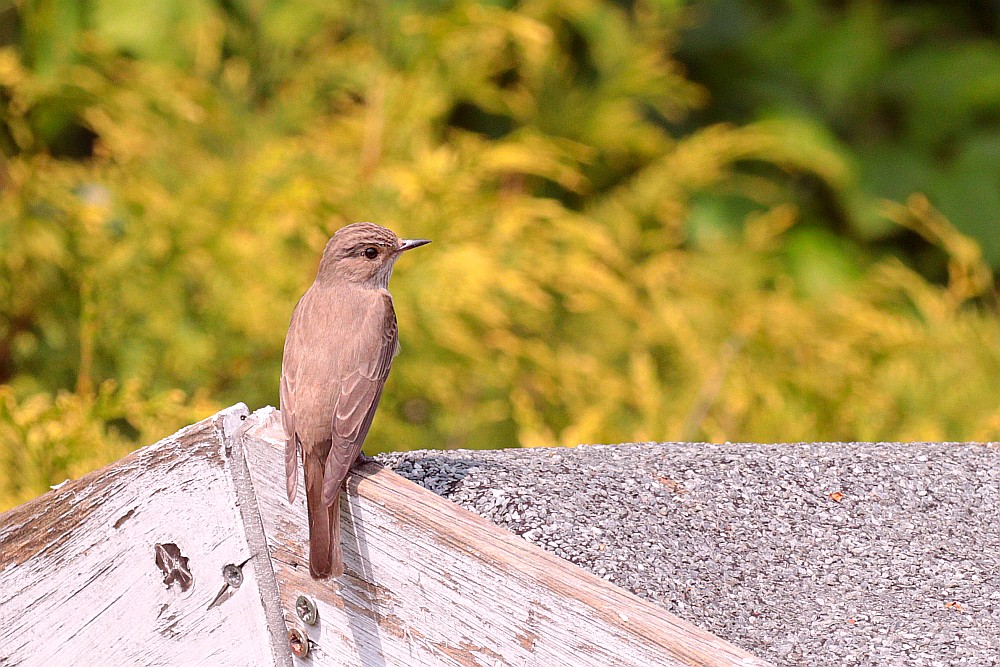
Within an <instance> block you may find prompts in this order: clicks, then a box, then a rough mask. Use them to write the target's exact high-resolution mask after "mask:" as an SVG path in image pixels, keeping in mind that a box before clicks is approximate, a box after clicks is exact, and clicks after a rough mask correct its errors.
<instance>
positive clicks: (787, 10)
mask: <svg viewBox="0 0 1000 667" xmlns="http://www.w3.org/2000/svg"><path fill="white" fill-rule="evenodd" d="M692 11H693V13H694V14H695V16H694V18H693V19H692V20H691V21H690V22H689V24H688V25H689V29H687V30H685V31H684V33H683V38H682V40H681V41H680V43H679V44H680V48H679V51H678V53H677V56H678V58H679V59H680V60H681V61H683V62H684V63H685V64H686V65H687V67H688V68H689V70H690V74H691V76H692V78H693V79H694V80H696V81H698V82H700V83H703V84H704V85H706V86H707V87H708V88H709V89H710V90H711V91H712V99H713V103H712V104H711V105H709V106H706V107H705V108H704V109H702V110H700V112H699V113H696V114H694V115H693V116H692V118H691V122H692V123H695V124H706V123H713V122H721V121H729V122H740V123H745V122H747V121H748V120H757V119H765V118H771V119H799V120H801V121H802V122H805V123H807V124H810V125H815V126H817V127H821V128H823V131H824V132H826V133H828V135H829V136H830V138H831V142H833V143H835V144H836V146H837V148H836V150H837V151H838V152H840V153H841V154H842V155H844V156H845V157H848V158H849V159H850V161H851V163H852V165H853V167H852V172H853V173H854V174H855V175H856V179H855V180H854V181H853V182H852V183H851V184H850V185H849V186H848V187H846V188H842V189H830V188H827V187H825V185H824V184H821V183H812V184H810V187H811V188H812V189H813V191H814V198H815V200H816V204H817V205H818V206H819V207H821V210H820V211H819V213H818V215H817V217H818V218H821V219H822V220H820V221H819V222H823V223H825V224H827V225H833V226H835V227H836V229H837V230H838V232H839V233H840V234H842V235H850V236H853V237H855V238H858V239H860V240H863V241H865V242H873V241H878V242H881V243H882V244H890V245H891V246H894V248H895V250H897V251H898V252H901V253H905V254H907V255H909V256H910V259H911V261H913V262H914V263H915V264H916V265H918V266H920V268H921V269H922V270H923V271H924V272H925V273H929V274H933V273H934V271H935V270H939V269H940V268H941V266H940V264H941V262H940V260H941V258H940V256H939V255H938V254H936V253H932V252H928V249H927V248H926V246H924V245H922V244H920V243H919V242H917V243H913V241H915V240H916V239H914V237H912V236H908V235H907V234H905V233H903V232H902V230H900V229H899V228H898V227H896V226H894V225H887V224H886V221H885V220H884V219H883V218H881V217H880V216H879V215H878V205H877V201H878V199H880V198H890V199H894V200H901V199H905V198H906V197H908V196H909V195H910V193H912V192H915V191H918V192H922V193H924V194H926V195H927V196H928V197H930V199H931V200H932V201H933V202H934V203H935V205H936V206H938V207H939V208H940V209H941V211H942V212H944V214H945V215H946V216H948V217H949V218H950V219H951V220H952V222H953V223H954V224H955V226H956V227H957V228H958V229H959V230H961V231H962V232H964V233H966V234H969V235H971V236H973V237H975V238H976V239H977V240H978V241H979V242H980V244H981V245H982V247H983V250H984V254H985V257H986V260H987V261H988V262H989V263H991V264H992V266H993V268H994V269H996V268H998V267H1000V224H998V216H997V212H998V211H1000V172H998V170H997V166H998V165H1000V3H998V2H997V1H996V0H954V1H951V2H949V1H942V0H916V1H914V0H905V1H904V0H895V1H891V2H890V1H885V0H883V1H879V2H876V1H872V0H854V1H850V2H818V1H814V0H811V1H794V2H793V1H791V0H788V1H775V0H700V1H699V2H695V3H693V8H692Z"/></svg>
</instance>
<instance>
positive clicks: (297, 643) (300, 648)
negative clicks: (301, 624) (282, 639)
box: [288, 628, 309, 658]
mask: <svg viewBox="0 0 1000 667" xmlns="http://www.w3.org/2000/svg"><path fill="white" fill-rule="evenodd" d="M288 648H290V649H292V655H294V656H295V657H296V658H304V657H306V656H307V655H309V638H308V637H306V633H304V632H302V631H301V630H299V629H298V628H291V629H290V630H289V631H288Z"/></svg>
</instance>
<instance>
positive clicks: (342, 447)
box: [323, 293, 398, 505]
mask: <svg viewBox="0 0 1000 667" xmlns="http://www.w3.org/2000/svg"><path fill="white" fill-rule="evenodd" d="M361 327H362V328H363V329H364V330H365V331H364V333H366V334H367V336H366V337H368V336H370V337H371V338H374V339H376V340H378V341H379V344H378V347H377V349H376V350H374V353H371V352H369V353H368V354H367V355H366V357H367V358H366V359H361V360H360V364H359V365H358V366H356V367H354V368H350V369H343V370H342V375H341V377H339V378H336V380H335V382H334V386H336V387H338V388H339V391H338V392H337V395H336V397H335V399H334V400H335V403H334V409H333V442H332V445H331V447H330V455H329V456H328V457H327V459H326V470H325V472H324V474H323V503H324V504H326V505H330V504H331V503H333V502H334V501H335V500H336V499H337V493H338V492H339V491H340V486H341V484H343V482H344V478H346V477H347V471H348V470H350V468H351V465H352V464H353V463H354V461H355V459H357V458H358V454H360V453H361V445H362V443H363V442H364V440H365V436H367V435H368V429H369V428H371V425H372V418H373V417H374V416H375V409H376V408H377V407H378V402H379V399H380V398H381V397H382V387H383V386H384V385H385V379H386V377H388V375H389V367H390V366H391V365H392V359H393V357H394V356H395V354H396V348H397V343H398V334H397V329H396V313H395V312H394V310H393V307H392V298H391V297H390V296H389V294H388V293H385V295H384V298H383V300H382V301H381V302H380V303H379V307H376V308H373V309H372V311H370V314H369V316H368V317H367V318H365V321H364V322H363V323H361ZM371 338H370V339H371Z"/></svg>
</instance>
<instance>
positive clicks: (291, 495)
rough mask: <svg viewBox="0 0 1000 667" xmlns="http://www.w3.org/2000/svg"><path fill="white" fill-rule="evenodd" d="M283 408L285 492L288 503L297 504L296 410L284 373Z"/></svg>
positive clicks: (281, 388)
mask: <svg viewBox="0 0 1000 667" xmlns="http://www.w3.org/2000/svg"><path fill="white" fill-rule="evenodd" d="M278 391H279V398H280V403H279V405H280V406H281V423H282V425H283V426H284V427H285V491H286V492H287V494H288V502H290V503H294V502H295V492H296V490H297V489H298V472H299V465H298V463H299V462H298V450H299V447H298V435H296V433H295V412H294V410H295V408H294V407H293V401H292V396H293V394H292V392H291V390H290V389H289V387H288V378H287V377H286V376H285V375H284V373H282V375H281V384H280V387H279V390H278Z"/></svg>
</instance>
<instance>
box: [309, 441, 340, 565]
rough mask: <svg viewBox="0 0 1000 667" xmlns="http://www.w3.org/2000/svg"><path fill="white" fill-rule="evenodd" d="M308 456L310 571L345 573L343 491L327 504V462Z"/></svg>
mask: <svg viewBox="0 0 1000 667" xmlns="http://www.w3.org/2000/svg"><path fill="white" fill-rule="evenodd" d="M310 458H311V457H306V462H305V476H306V506H307V508H308V510H309V574H310V575H312V577H313V579H326V578H328V577H339V576H340V575H342V574H344V559H343V555H342V553H341V550H340V494H339V493H338V494H337V496H336V497H335V498H334V499H333V503H332V504H331V505H330V506H329V507H327V506H326V505H324V504H323V465H322V464H321V463H320V461H319V460H310ZM310 464H312V465H310Z"/></svg>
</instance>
